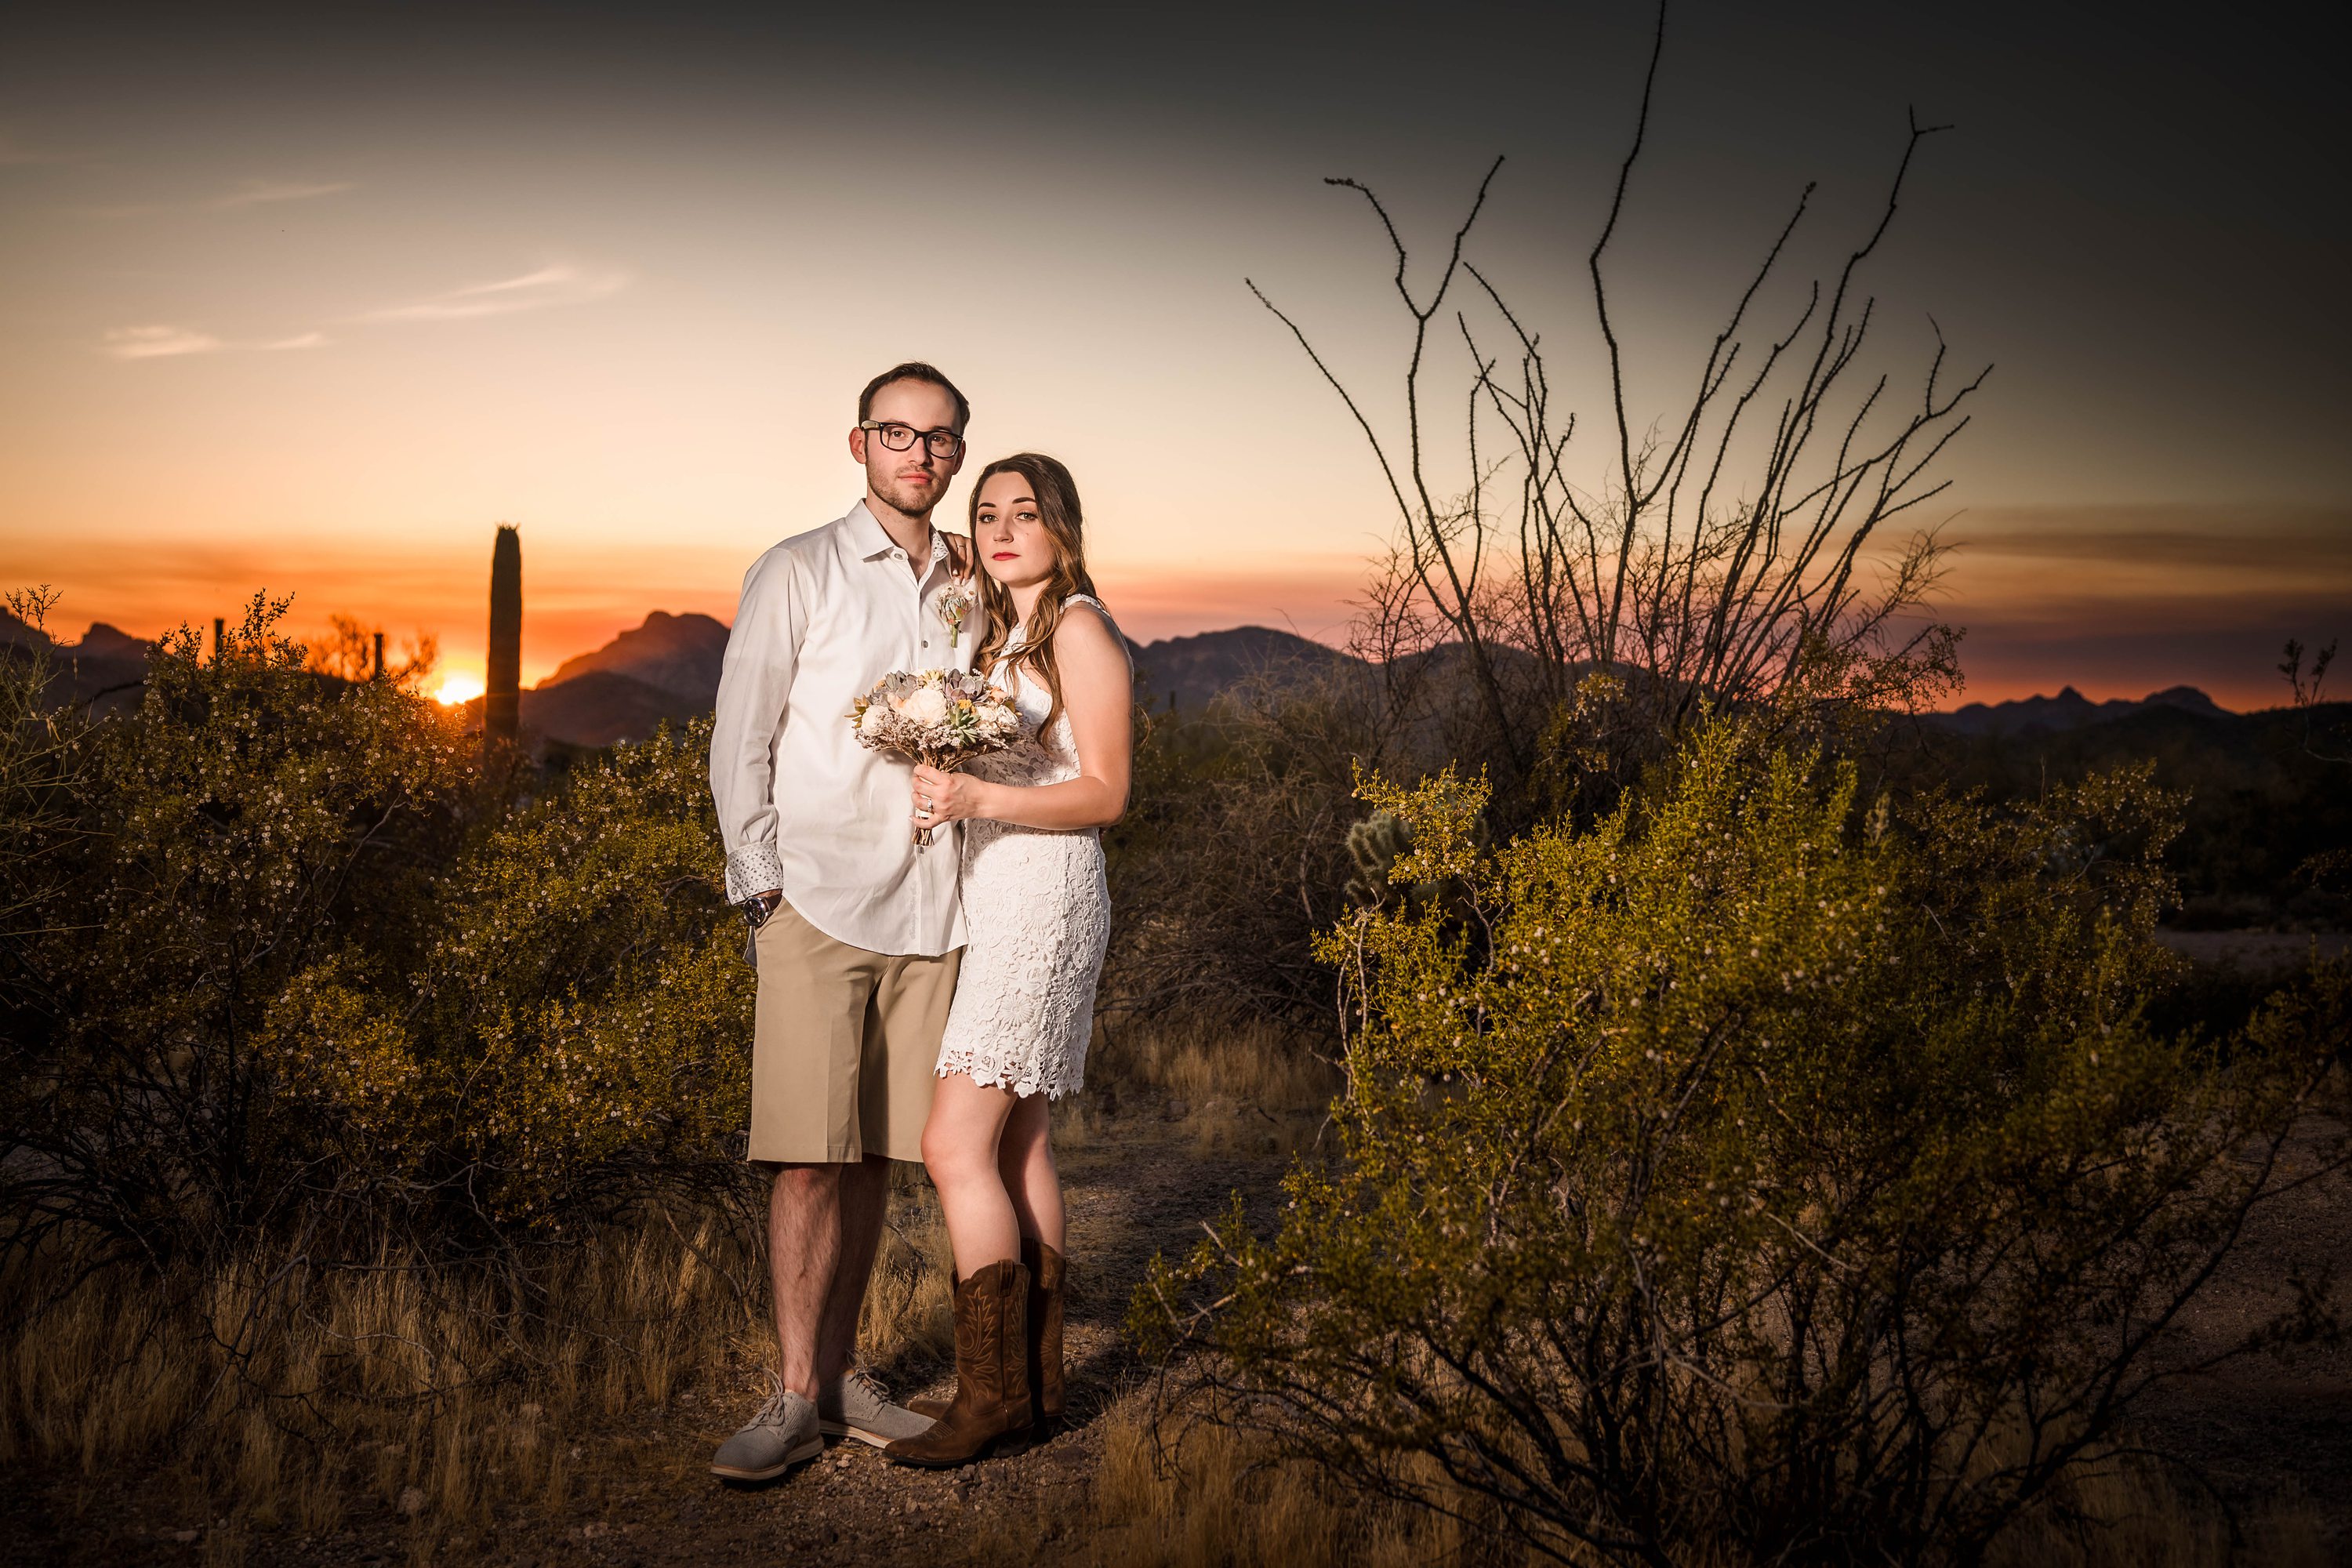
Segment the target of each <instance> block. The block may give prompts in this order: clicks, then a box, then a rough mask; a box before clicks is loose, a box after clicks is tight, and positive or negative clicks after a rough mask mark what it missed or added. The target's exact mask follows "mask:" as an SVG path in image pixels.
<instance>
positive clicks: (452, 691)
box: [433, 674, 482, 708]
mask: <svg viewBox="0 0 2352 1568" xmlns="http://www.w3.org/2000/svg"><path fill="white" fill-rule="evenodd" d="M481 694H482V678H481V677H480V676H478V675H462V674H461V675H452V676H449V677H447V678H446V679H444V680H443V681H442V682H441V688H440V689H439V690H437V691H436V692H434V694H433V700H434V701H436V702H438V703H441V704H443V705H445V706H446V707H451V708H455V707H457V705H458V704H459V703H461V702H471V701H472V700H474V699H475V698H477V697H479V696H480V695H481Z"/></svg>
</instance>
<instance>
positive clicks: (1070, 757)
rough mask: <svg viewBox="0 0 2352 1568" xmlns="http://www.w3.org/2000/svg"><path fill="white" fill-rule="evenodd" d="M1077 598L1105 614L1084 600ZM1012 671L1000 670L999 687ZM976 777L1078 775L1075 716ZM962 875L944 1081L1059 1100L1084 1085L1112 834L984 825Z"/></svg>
mask: <svg viewBox="0 0 2352 1568" xmlns="http://www.w3.org/2000/svg"><path fill="white" fill-rule="evenodd" d="M1070 602H1071V603H1074V604H1087V605H1094V607H1095V608H1096V609H1097V610H1098V611H1099V610H1101V609H1102V605H1100V604H1099V603H1097V601H1095V600H1094V599H1091V598H1088V597H1086V596H1085V595H1071V598H1070ZM1105 618H1106V619H1108V613H1107V612H1106V616H1105ZM1015 646H1016V647H1017V646H1018V645H1017V644H1015ZM1004 668H1005V667H1004V665H1003V664H1002V663H1000V664H999V665H998V667H997V678H998V679H1000V680H1001V679H1003V670H1004ZM1013 682H1014V690H1013V700H1014V702H1015V704H1016V705H1017V706H1018V707H1019V708H1020V710H1021V711H1022V715H1023V717H1024V718H1025V719H1027V720H1028V721H1029V722H1030V723H1031V725H1033V726H1041V725H1043V723H1044V721H1045V714H1046V712H1047V710H1049V709H1050V708H1051V707H1052V705H1053V698H1052V694H1051V693H1050V692H1048V691H1047V690H1046V689H1045V687H1044V685H1043V684H1041V683H1040V682H1038V681H1037V680H1035V679H1033V678H1032V677H1031V676H1030V675H1029V673H1028V671H1027V670H1025V669H1024V670H1019V671H1017V672H1016V673H1015V674H1014V675H1013ZM970 771H971V773H975V774H978V775H979V776H981V777H983V778H987V779H990V780H992V781H994V782H996V783H999V784H1021V785H1034V784H1060V783H1063V782H1064V781H1066V780H1068V779H1073V778H1076V777H1077V775H1078V753H1077V744H1076V739H1075V737H1074V736H1073V734H1072V731H1071V729H1070V720H1069V715H1068V714H1066V713H1062V714H1057V715H1055V720H1054V722H1053V725H1052V726H1051V728H1050V729H1045V730H1043V731H1037V730H1033V732H1032V734H1031V737H1030V738H1029V739H1028V740H1026V741H1024V742H1022V743H1020V744H1019V745H1016V746H1013V747H1010V748H1008V749H1006V750H1004V751H1003V752H997V753H995V754H994V755H992V756H988V757H982V758H981V759H979V760H977V761H976V762H974V763H971V768H970ZM962 869H963V884H962V897H963V913H964V929H965V930H966V931H968V932H970V941H969V943H968V945H967V946H966V947H965V949H964V956H963V965H962V968H961V970H960V971H959V972H958V977H957V983H956V994H955V1002H954V1004H953V1005H952V1006H951V1008H950V1011H949V1015H948V1025H947V1030H946V1033H945V1034H944V1036H943V1037H941V1039H940V1062H939V1072H940V1076H941V1077H945V1076H947V1075H948V1074H950V1073H963V1074H965V1075H967V1076H968V1077H970V1078H971V1080H972V1081H973V1082H974V1083H977V1084H979V1085H981V1086H982V1088H997V1087H1003V1088H1006V1089H1011V1090H1012V1091H1013V1093H1014V1094H1016V1095H1020V1096H1024V1097H1026V1096H1028V1095H1032V1094H1040V1093H1042V1094H1045V1096H1047V1097H1048V1098H1049V1099H1055V1100H1058V1099H1060V1098H1061V1097H1062V1096H1063V1095H1065V1094H1069V1093H1072V1092H1074V1091H1075V1090H1076V1089H1079V1088H1081V1087H1083V1085H1084V1083H1085V1079H1086V1055H1087V1039H1088V1037H1090V1036H1091V1035H1092V1034H1093V1032H1094V1012H1095V983H1096V981H1097V978H1098V977H1099V976H1100V974H1101V973H1102V961H1103V952H1104V951H1105V949H1106V948H1108V945H1109V942H1110V889H1109V887H1108V884H1107V883H1106V882H1105V881H1104V879H1103V856H1102V840H1101V837H1100V836H1099V835H1098V834H1097V832H1096V831H1095V830H1094V829H1092V828H1076V829H1068V830H1056V829H1049V828H1035V827H1018V826H1013V824H1011V823H1004V822H992V821H987V820H983V819H974V820H971V821H969V822H966V823H965V824H964V825H963V868H962Z"/></svg>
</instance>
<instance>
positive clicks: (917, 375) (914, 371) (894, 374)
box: [857, 359, 971, 430]
mask: <svg viewBox="0 0 2352 1568" xmlns="http://www.w3.org/2000/svg"><path fill="white" fill-rule="evenodd" d="M894 381H927V382H929V383H930V384H932V385H933V386H936V387H938V388H939V389H940V391H941V392H944V393H946V394H947V395H949V396H950V397H952V398H954V399H955V405H956V422H955V427H956V428H957V429H958V430H961V429H962V428H963V427H964V426H967V425H969V424H971V402H970V401H969V400H967V399H966V398H965V396H964V395H963V394H962V393H961V392H958V391H957V390H956V384H955V383H954V382H952V381H950V380H949V379H948V378H947V377H946V376H944V375H941V374H940V373H939V372H938V371H937V370H936V369H934V368H933V367H931V366H929V365H927V364H925V363H923V362H922V361H921V360H919V359H910V360H908V362H907V363H904V364H894V365H892V366H891V367H890V368H889V369H888V370H886V371H884V372H883V373H882V374H880V375H877V376H876V377H875V378H874V379H873V380H872V381H869V382H867V383H866V390H865V391H863V392H861V393H859V394H858V395H857V422H858V423H859V424H860V425H863V424H865V423H866V421H867V420H868V419H871V418H873V417H874V395H875V394H876V393H877V392H879V391H881V390H882V389H883V388H884V387H886V386H887V385H889V384H891V383H892V382H894Z"/></svg>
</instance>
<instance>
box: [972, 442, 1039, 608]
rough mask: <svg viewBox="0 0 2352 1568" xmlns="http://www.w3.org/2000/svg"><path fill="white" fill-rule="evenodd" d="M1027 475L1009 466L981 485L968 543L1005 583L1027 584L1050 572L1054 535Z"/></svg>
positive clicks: (985, 566)
mask: <svg viewBox="0 0 2352 1568" xmlns="http://www.w3.org/2000/svg"><path fill="white" fill-rule="evenodd" d="M1032 489H1034V487H1033V486H1032V485H1031V484H1030V482H1029V476H1028V475H1026V474H1024V473H1021V472H1019V471H1018V470H1017V469H1012V468H1008V469H1006V470H1005V471H1004V472H1003V473H1001V474H991V475H990V476H989V479H988V482H987V483H986V484H984V485H982V486H981V487H980V505H979V507H978V508H977V509H976V510H975V512H974V515H973V518H972V524H971V542H972V543H973V545H974V546H975V547H976V548H977V549H978V551H979V552H980V563H981V566H982V568H983V569H984V570H986V572H987V573H988V574H989V575H990V576H991V577H993V578H995V579H996V580H997V581H998V582H999V583H1001V584H1003V585H1004V586H1005V587H1007V588H1026V587H1030V586H1032V585H1033V584H1038V583H1043V582H1044V581H1045V579H1047V578H1048V577H1051V576H1052V575H1053V574H1054V537H1053V535H1052V534H1050V533H1048V532H1046V531H1045V519H1044V518H1043V517H1041V516H1039V515H1038V511H1037V498H1036V497H1035V496H1034V495H1032V494H1031V493H1030V491H1031V490H1032Z"/></svg>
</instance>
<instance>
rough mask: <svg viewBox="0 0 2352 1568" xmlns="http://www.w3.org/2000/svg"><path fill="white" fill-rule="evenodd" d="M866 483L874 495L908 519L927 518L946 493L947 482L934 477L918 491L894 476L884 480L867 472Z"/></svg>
mask: <svg viewBox="0 0 2352 1568" xmlns="http://www.w3.org/2000/svg"><path fill="white" fill-rule="evenodd" d="M866 485H867V486H868V487H869V488H870V489H872V490H873V491H874V493H875V494H876V495H877V496H879V497H881V498H882V500H884V501H885V502H887V504H889V505H890V506H892V507H894V508H896V509H897V510H899V511H901V512H903V513H905V514H906V515H907V516H908V517H925V516H928V515H929V512H930V511H931V510H932V509H933V508H935V507H937V506H938V505H939V504H940V499H941V498H942V497H944V496H945V495H946V494H947V493H948V486H947V481H946V480H945V479H939V478H937V477H936V476H935V477H934V479H933V481H932V482H931V483H930V484H929V485H927V486H925V487H924V488H923V489H919V490H918V489H914V488H913V487H912V486H910V485H908V483H907V481H906V480H904V479H900V478H898V476H897V475H895V474H893V475H891V476H889V477H888V478H887V479H885V478H883V477H882V476H879V475H877V474H874V473H872V472H871V471H870V470H869V471H868V473H867V477H866Z"/></svg>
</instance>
